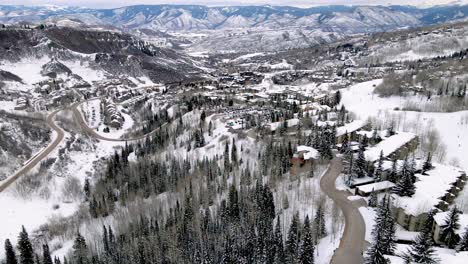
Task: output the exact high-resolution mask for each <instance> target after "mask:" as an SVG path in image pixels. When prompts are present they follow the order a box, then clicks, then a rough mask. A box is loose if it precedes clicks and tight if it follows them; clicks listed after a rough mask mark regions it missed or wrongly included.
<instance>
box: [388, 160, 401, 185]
mask: <svg viewBox="0 0 468 264" xmlns="http://www.w3.org/2000/svg"><path fill="white" fill-rule="evenodd" d="M397 162H398V160H397V159H394V160H393V163H392V168H391V169H390V173H389V174H388V176H387V180H388V181H391V182H393V183H397V181H398V171H397Z"/></svg>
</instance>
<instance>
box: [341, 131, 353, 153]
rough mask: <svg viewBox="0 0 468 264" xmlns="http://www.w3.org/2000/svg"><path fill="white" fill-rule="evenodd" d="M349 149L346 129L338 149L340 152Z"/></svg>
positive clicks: (348, 150) (345, 151) (347, 151)
mask: <svg viewBox="0 0 468 264" xmlns="http://www.w3.org/2000/svg"><path fill="white" fill-rule="evenodd" d="M350 151H351V150H350V147H349V137H348V131H346V133H345V134H344V135H343V139H342V141H341V149H340V152H341V153H349V152H350Z"/></svg>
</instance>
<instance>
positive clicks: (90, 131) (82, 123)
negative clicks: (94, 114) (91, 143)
mask: <svg viewBox="0 0 468 264" xmlns="http://www.w3.org/2000/svg"><path fill="white" fill-rule="evenodd" d="M96 99H97V98H92V99H89V100H87V101H91V100H96ZM87 101H84V102H87ZM84 102H78V103H74V104H73V105H72V106H71V110H72V111H73V116H74V117H75V119H76V121H77V122H78V125H79V126H80V127H81V128H82V129H83V132H85V133H86V134H88V135H90V136H92V137H94V138H97V139H99V140H103V141H111V142H125V141H137V140H143V139H145V138H147V137H148V136H151V135H152V134H154V133H156V132H157V131H158V130H159V129H161V127H163V126H165V125H167V123H164V124H162V125H161V126H160V127H158V128H156V129H154V130H153V131H151V132H149V133H148V134H145V135H142V136H138V137H134V138H109V137H105V136H103V135H101V134H99V133H97V132H96V131H95V130H94V129H93V128H91V127H89V126H88V123H86V120H85V118H84V117H83V114H82V113H81V111H80V109H79V108H78V107H79V106H80V105H81V104H83V103H84Z"/></svg>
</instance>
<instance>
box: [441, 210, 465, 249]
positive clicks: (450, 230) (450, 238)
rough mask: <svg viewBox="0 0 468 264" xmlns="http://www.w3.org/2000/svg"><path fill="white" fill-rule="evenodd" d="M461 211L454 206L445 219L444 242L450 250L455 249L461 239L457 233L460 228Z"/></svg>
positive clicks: (443, 228) (443, 227)
mask: <svg viewBox="0 0 468 264" xmlns="http://www.w3.org/2000/svg"><path fill="white" fill-rule="evenodd" d="M459 214H460V211H458V209H457V207H456V206H454V207H453V208H452V209H451V210H450V211H449V213H448V215H447V217H446V218H445V224H444V225H442V226H441V228H442V236H441V237H442V240H443V241H444V243H445V244H446V245H447V247H449V248H455V246H456V245H457V243H458V240H459V237H458V235H457V233H456V231H457V230H458V229H459V228H460V223H459V218H460V216H459Z"/></svg>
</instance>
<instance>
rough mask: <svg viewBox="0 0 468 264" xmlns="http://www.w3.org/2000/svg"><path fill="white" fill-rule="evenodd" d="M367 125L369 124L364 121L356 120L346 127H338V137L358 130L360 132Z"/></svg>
mask: <svg viewBox="0 0 468 264" xmlns="http://www.w3.org/2000/svg"><path fill="white" fill-rule="evenodd" d="M366 125H367V122H366V121H364V120H355V121H353V122H351V123H348V124H346V125H344V126H341V127H338V128H337V129H336V136H337V137H339V136H342V135H344V134H346V133H352V132H354V131H356V130H359V129H361V128H363V127H365V126H366Z"/></svg>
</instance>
